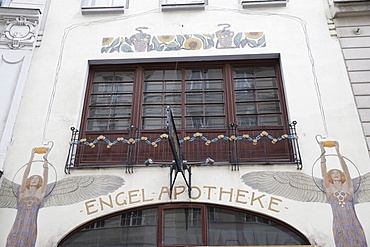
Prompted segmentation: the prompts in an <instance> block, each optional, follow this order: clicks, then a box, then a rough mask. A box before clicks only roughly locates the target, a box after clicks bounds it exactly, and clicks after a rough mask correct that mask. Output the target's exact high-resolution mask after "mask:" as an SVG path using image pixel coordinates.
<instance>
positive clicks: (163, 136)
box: [160, 134, 168, 139]
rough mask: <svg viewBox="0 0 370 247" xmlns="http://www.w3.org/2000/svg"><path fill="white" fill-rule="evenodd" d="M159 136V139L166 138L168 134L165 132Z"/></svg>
mask: <svg viewBox="0 0 370 247" xmlns="http://www.w3.org/2000/svg"><path fill="white" fill-rule="evenodd" d="M160 138H161V139H166V138H168V135H167V134H162V135H161V136H160Z"/></svg>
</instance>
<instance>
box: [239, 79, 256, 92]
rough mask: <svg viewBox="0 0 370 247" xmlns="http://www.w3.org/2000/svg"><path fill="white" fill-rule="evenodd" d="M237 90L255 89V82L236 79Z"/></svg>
mask: <svg viewBox="0 0 370 247" xmlns="http://www.w3.org/2000/svg"><path fill="white" fill-rule="evenodd" d="M234 83H235V90H239V89H248V88H254V80H252V79H235V80H234Z"/></svg>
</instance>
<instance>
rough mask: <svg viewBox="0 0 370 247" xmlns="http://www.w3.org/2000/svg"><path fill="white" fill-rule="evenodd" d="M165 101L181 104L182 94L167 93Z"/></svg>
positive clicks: (166, 102)
mask: <svg viewBox="0 0 370 247" xmlns="http://www.w3.org/2000/svg"><path fill="white" fill-rule="evenodd" d="M164 97H165V98H164V103H165V104H166V105H168V104H181V94H173V93H171V94H165V95H164Z"/></svg>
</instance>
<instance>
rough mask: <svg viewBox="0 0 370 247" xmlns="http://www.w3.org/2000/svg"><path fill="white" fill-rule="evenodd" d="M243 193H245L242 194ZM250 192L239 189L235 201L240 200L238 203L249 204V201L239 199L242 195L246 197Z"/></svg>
mask: <svg viewBox="0 0 370 247" xmlns="http://www.w3.org/2000/svg"><path fill="white" fill-rule="evenodd" d="M242 193H245V194H242ZM248 193H249V191H247V190H239V189H238V190H237V192H236V199H235V202H238V203H242V204H247V201H241V200H239V198H240V197H246V196H247V195H246V194H248Z"/></svg>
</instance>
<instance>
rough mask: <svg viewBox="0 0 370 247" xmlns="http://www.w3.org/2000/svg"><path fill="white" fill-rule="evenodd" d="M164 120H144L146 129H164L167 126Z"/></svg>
mask: <svg viewBox="0 0 370 247" xmlns="http://www.w3.org/2000/svg"><path fill="white" fill-rule="evenodd" d="M165 121H166V120H165V119H164V118H143V123H142V124H143V128H144V129H162V128H164V126H165Z"/></svg>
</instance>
